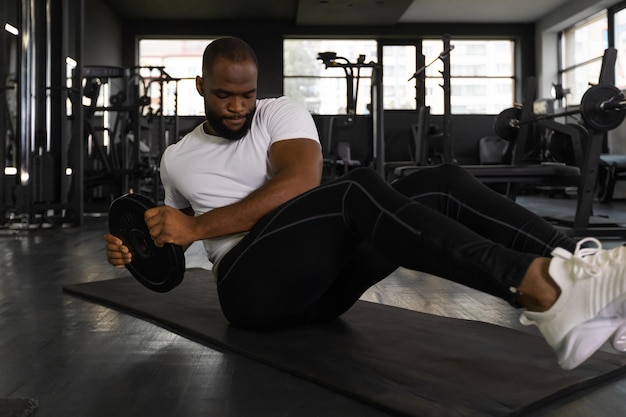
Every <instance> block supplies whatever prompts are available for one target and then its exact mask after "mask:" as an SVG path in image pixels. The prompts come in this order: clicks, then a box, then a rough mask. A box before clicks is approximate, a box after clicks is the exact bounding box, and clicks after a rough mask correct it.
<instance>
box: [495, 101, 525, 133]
mask: <svg viewBox="0 0 626 417" xmlns="http://www.w3.org/2000/svg"><path fill="white" fill-rule="evenodd" d="M520 117H522V109H520V108H519V107H510V108H508V109H504V110H502V111H501V112H500V114H499V115H497V116H496V118H495V120H494V121H493V130H494V131H495V132H496V135H498V136H499V137H500V138H502V139H505V140H508V141H509V142H514V141H515V139H516V138H517V133H518V132H519V127H516V126H515V123H518V122H519V119H520Z"/></svg>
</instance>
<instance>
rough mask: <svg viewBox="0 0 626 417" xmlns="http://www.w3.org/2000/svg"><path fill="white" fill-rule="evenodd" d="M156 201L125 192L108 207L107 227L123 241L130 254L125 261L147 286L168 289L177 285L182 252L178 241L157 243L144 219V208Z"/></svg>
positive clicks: (152, 205)
mask: <svg viewBox="0 0 626 417" xmlns="http://www.w3.org/2000/svg"><path fill="white" fill-rule="evenodd" d="M152 207H156V205H155V204H154V203H153V202H152V201H151V200H150V199H148V198H147V197H144V196H142V195H139V194H125V195H123V196H121V197H119V198H117V199H115V201H113V203H111V207H110V208H109V231H110V233H111V234H112V235H114V236H117V237H118V238H120V239H121V240H122V242H124V245H126V246H127V247H128V248H129V249H130V252H131V253H132V255H133V260H132V262H131V263H129V264H127V265H126V268H127V269H128V270H129V271H130V273H131V274H132V275H133V276H134V277H135V278H136V279H137V280H138V281H139V282H140V283H142V284H143V285H145V286H146V287H147V288H149V289H151V290H153V291H157V292H168V291H170V290H172V289H173V288H175V287H176V286H178V284H180V283H181V282H182V280H183V276H184V274H185V253H184V251H183V248H182V247H181V246H179V245H173V244H170V243H166V244H165V245H164V246H163V247H157V246H156V245H155V244H154V241H153V240H152V238H151V237H150V232H149V231H148V226H146V222H145V221H144V218H143V215H144V212H145V211H146V210H147V209H149V208H152Z"/></svg>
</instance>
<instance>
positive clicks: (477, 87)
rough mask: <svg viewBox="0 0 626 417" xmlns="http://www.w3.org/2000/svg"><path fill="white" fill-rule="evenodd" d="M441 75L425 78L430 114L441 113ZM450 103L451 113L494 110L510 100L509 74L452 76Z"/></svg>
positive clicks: (510, 85) (512, 90)
mask: <svg viewBox="0 0 626 417" xmlns="http://www.w3.org/2000/svg"><path fill="white" fill-rule="evenodd" d="M442 84H443V79H442V78H427V79H426V96H427V105H428V106H431V113H432V114H443V111H444V108H443V99H444V97H443V89H442V88H441V87H440V85H442ZM450 84H451V85H450V90H451V96H450V104H451V107H452V108H451V111H452V113H453V114H498V113H500V112H501V111H502V110H503V109H506V108H508V107H511V106H512V104H513V102H514V94H515V91H514V90H515V88H514V82H513V79H512V78H452V79H451V80H450Z"/></svg>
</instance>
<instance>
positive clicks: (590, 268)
mask: <svg viewBox="0 0 626 417" xmlns="http://www.w3.org/2000/svg"><path fill="white" fill-rule="evenodd" d="M588 242H590V243H593V244H595V247H583V245H585V244H587V243H588ZM559 249H560V248H557V249H556V250H555V252H557V251H558V252H559V253H560V254H561V255H562V256H563V258H565V259H568V260H569V261H570V262H571V268H572V269H571V271H572V273H573V275H574V276H575V277H576V278H578V279H581V278H583V279H584V278H590V277H597V276H598V275H600V273H601V272H602V268H601V267H600V266H599V265H598V264H602V263H605V262H601V260H600V259H598V258H599V257H602V258H606V257H607V256H608V257H610V256H611V255H610V254H609V251H603V250H602V243H601V242H600V241H599V240H598V239H596V238H593V237H587V238H584V239H582V240H580V241H579V242H578V243H576V250H575V251H574V253H573V254H570V253H568V252H567V251H565V250H561V251H559ZM585 258H586V259H585ZM607 260H608V259H607ZM594 261H595V262H594Z"/></svg>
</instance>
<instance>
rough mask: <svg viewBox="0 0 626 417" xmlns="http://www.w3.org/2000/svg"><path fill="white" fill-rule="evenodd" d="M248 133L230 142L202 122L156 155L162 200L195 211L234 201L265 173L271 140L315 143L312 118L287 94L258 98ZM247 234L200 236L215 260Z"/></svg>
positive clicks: (263, 178)
mask: <svg viewBox="0 0 626 417" xmlns="http://www.w3.org/2000/svg"><path fill="white" fill-rule="evenodd" d="M256 104H257V108H256V112H255V114H254V117H253V119H252V125H251V127H250V130H249V131H248V133H247V134H246V135H245V136H244V137H243V138H241V139H240V140H237V141H231V140H228V139H224V138H221V137H218V136H213V135H209V134H207V133H205V131H204V129H203V127H202V124H201V125H199V126H197V127H196V128H195V129H194V130H193V131H192V132H190V133H189V134H187V135H186V136H185V137H184V138H182V139H181V140H180V141H179V142H177V143H175V144H173V145H170V146H169V147H168V148H167V149H166V150H165V152H164V153H163V157H162V158H161V167H160V173H161V181H162V183H163V187H164V190H165V201H164V202H165V204H166V205H168V206H172V207H175V208H178V209H182V208H186V207H191V208H192V209H193V211H194V213H195V215H196V216H199V215H202V214H204V213H206V212H208V211H211V210H213V209H214V208H218V207H223V206H226V205H229V204H233V203H235V202H237V201H239V200H241V199H243V198H244V197H246V196H248V195H249V194H250V193H251V192H252V191H254V190H256V189H257V188H259V187H260V186H261V185H263V184H264V183H265V182H266V181H267V180H268V179H269V178H270V177H271V170H270V166H269V158H268V152H269V148H270V146H271V145H272V144H273V143H274V142H278V141H280V140H285V139H296V138H307V139H312V140H315V141H317V142H318V143H319V137H318V132H317V128H316V127H315V123H314V122H313V118H312V117H311V115H310V114H309V112H308V111H307V109H306V108H305V107H304V106H303V105H302V104H300V103H298V102H296V101H294V100H292V99H290V98H287V97H280V98H271V99H261V100H257V103H256ZM245 234H246V233H238V234H235V235H229V236H224V237H220V238H214V239H206V240H204V247H205V249H206V251H207V255H208V257H209V260H210V261H211V262H213V264H214V265H215V264H217V263H218V262H219V261H220V260H221V258H222V257H223V256H224V255H225V254H226V252H228V251H229V250H230V249H231V248H232V247H233V246H235V245H236V244H237V242H239V241H240V240H241V238H243V236H245Z"/></svg>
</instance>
